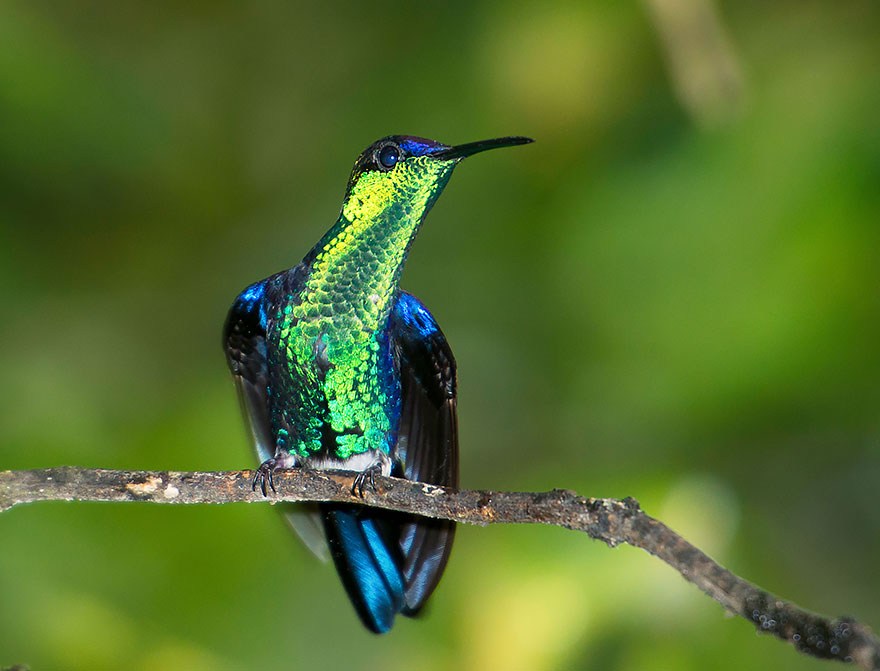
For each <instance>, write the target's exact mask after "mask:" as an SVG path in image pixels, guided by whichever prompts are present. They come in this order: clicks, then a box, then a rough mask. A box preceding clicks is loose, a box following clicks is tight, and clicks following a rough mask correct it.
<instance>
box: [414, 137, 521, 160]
mask: <svg viewBox="0 0 880 671" xmlns="http://www.w3.org/2000/svg"><path fill="white" fill-rule="evenodd" d="M529 142H534V140H533V139H532V138H530V137H496V138H495V139H494V140H480V141H479V142H468V143H467V144H460V145H457V146H455V147H449V148H448V149H441V150H440V151H438V152H436V153H434V154H431V156H432V157H433V158H439V159H441V160H449V159H455V158H464V157H465V156H473V155H474V154H477V153H479V152H481V151H486V150H487V149H497V148H498V147H513V146H516V145H518V144H528V143H529Z"/></svg>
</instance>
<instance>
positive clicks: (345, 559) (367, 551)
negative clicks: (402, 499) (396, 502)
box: [320, 504, 454, 634]
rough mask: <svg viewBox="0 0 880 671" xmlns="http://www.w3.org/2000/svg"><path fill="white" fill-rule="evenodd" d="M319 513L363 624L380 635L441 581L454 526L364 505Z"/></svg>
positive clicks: (412, 611) (330, 506)
mask: <svg viewBox="0 0 880 671" xmlns="http://www.w3.org/2000/svg"><path fill="white" fill-rule="evenodd" d="M320 510H321V516H322V518H323V521H324V530H325V532H326V534H327V542H328V544H329V546H330V554H331V556H332V557H333V562H334V563H335V564H336V570H337V572H338V573H339V577H340V578H341V579H342V584H343V585H345V589H346V591H347V592H348V596H349V598H350V599H351V602H352V603H353V604H354V607H355V610H356V611H357V613H358V615H359V616H360V618H361V620H362V621H363V623H364V625H366V627H367V628H368V629H369V630H370V631H373V632H375V633H377V634H382V633H385V632H386V631H388V630H389V629H391V626H392V625H393V624H394V616H395V615H397V613H403V614H404V615H407V616H414V615H415V614H416V613H417V612H418V611H419V609H420V608H421V607H422V605H423V604H424V602H425V601H426V600H427V598H428V596H430V594H431V592H432V591H433V590H434V587H436V585H437V582H438V581H439V580H440V574H441V573H442V572H443V568H444V566H445V565H446V559H447V558H448V557H449V551H450V549H451V548H452V539H453V535H454V525H452V523H446V522H442V521H439V520H428V519H422V518H415V517H413V516H411V515H404V514H400V513H390V512H388V511H382V510H376V509H375V508H368V507H364V506H351V505H339V504H321V506H320ZM438 525H439V526H438Z"/></svg>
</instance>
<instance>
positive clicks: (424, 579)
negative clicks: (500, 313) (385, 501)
mask: <svg viewBox="0 0 880 671" xmlns="http://www.w3.org/2000/svg"><path fill="white" fill-rule="evenodd" d="M390 337H391V341H392V344H393V346H394V351H395V355H396V358H397V361H398V366H399V374H400V381H401V415H400V429H399V433H398V442H397V447H396V450H395V454H394V457H395V461H396V462H397V464H398V468H399V469H402V475H403V477H405V478H407V479H409V480H417V481H419V482H426V483H428V484H432V485H438V486H443V487H457V486H458V423H457V419H456V377H455V359H454V358H453V356H452V350H451V349H450V348H449V344H448V343H447V342H446V338H445V337H444V335H443V332H442V331H441V330H440V327H439V326H437V322H436V321H434V318H433V317H432V316H431V314H430V313H429V312H428V310H427V309H426V308H425V307H424V305H422V304H421V302H419V300H418V299H417V298H415V296H412V295H411V294H408V293H406V292H403V291H401V292H399V293H398V295H397V299H396V301H395V305H394V309H393V310H392V313H391V322H390ZM454 535H455V524H454V523H452V522H449V521H447V520H435V519H428V518H424V517H417V518H413V519H412V520H411V521H406V522H404V523H403V524H402V525H401V527H400V536H399V540H400V549H401V551H402V553H403V557H404V563H403V567H402V572H403V576H404V582H405V598H406V607H405V609H404V613H405V614H409V615H412V614H415V613H416V612H417V611H418V610H419V609H420V608H421V607H422V605H424V603H425V601H426V600H427V598H428V597H429V596H430V595H431V592H432V591H433V590H434V588H435V587H436V586H437V583H438V582H439V580H440V576H441V575H442V573H443V569H444V567H445V566H446V561H447V559H448V558H449V552H450V550H451V549H452V541H453V538H454Z"/></svg>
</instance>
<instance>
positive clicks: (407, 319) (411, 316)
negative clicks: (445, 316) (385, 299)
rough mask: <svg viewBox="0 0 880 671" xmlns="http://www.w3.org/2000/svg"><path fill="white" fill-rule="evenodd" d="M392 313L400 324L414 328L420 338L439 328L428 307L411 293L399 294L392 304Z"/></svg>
mask: <svg viewBox="0 0 880 671" xmlns="http://www.w3.org/2000/svg"><path fill="white" fill-rule="evenodd" d="M394 314H395V316H396V317H397V319H398V320H399V322H400V324H401V326H403V327H404V328H407V329H411V330H414V331H415V332H416V333H418V335H419V336H420V337H421V338H428V337H429V336H431V335H433V334H434V333H436V332H437V331H439V330H440V327H439V326H437V322H435V321H434V317H432V316H431V313H430V312H428V309H427V308H426V307H425V306H424V305H422V303H421V301H419V299H418V298H416V297H415V296H413V295H411V294H407V293H401V294H400V297H399V298H398V299H397V302H396V303H395V304H394Z"/></svg>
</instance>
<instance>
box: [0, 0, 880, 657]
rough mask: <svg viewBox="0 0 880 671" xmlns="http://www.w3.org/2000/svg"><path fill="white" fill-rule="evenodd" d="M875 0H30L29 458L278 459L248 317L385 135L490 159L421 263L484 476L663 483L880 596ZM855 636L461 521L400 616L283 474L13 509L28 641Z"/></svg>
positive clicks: (526, 485)
mask: <svg viewBox="0 0 880 671" xmlns="http://www.w3.org/2000/svg"><path fill="white" fill-rule="evenodd" d="M878 35H880V6H878V5H877V3H876V2H871V1H870V0H864V1H862V2H858V1H852V2H839V3H834V2H810V1H798V2H794V1H791V2H776V3H766V2H762V1H760V0H748V1H742V2H725V3H721V4H720V5H718V6H715V5H711V4H708V3H707V2H705V0H679V1H677V2H670V1H669V0H646V1H645V2H643V3H607V2H568V3H565V2H562V3H534V4H532V3H512V2H501V1H498V2H481V3H474V2H450V3H443V4H442V6H440V7H437V6H434V7H429V6H428V5H427V4H426V3H395V2H376V3H357V2H350V3H342V4H337V3H323V4H315V5H308V4H302V3H292V2H282V1H280V0H279V1H276V2H270V1H258V2H247V3H242V2H151V3H113V2H99V1H94V2H79V3H65V2H48V1H45V0H18V1H9V0H5V1H3V2H0V287H2V288H0V292H2V302H3V318H2V320H0V367H2V370H3V373H2V375H3V377H2V379H3V384H2V386H0V432H2V433H0V435H2V439H0V468H11V469H24V468H33V467H42V466H54V465H60V464H76V465H80V466H102V467H119V468H152V469H194V470H211V469H237V468H247V467H252V466H253V465H254V461H253V458H252V456H251V454H250V452H249V451H248V448H247V447H246V443H245V438H244V432H243V428H242V425H241V421H240V417H239V412H238V408H237V407H236V401H235V398H234V393H233V390H232V384H231V380H230V379H229V375H228V372H227V370H226V367H225V363H224V360H223V354H222V351H221V347H220V330H221V326H222V323H223V319H224V317H225V313H226V309H227V307H228V305H229V304H230V302H231V301H232V299H233V297H234V296H235V295H236V294H237V292H238V291H239V290H240V289H241V288H243V287H244V286H245V285H247V284H248V283H250V282H252V281H254V280H257V279H259V278H262V277H265V276H267V275H269V274H271V273H273V272H275V271H277V270H280V269H282V268H286V267H289V266H291V265H294V264H295V263H296V262H298V260H299V259H300V258H301V257H302V255H303V254H304V253H305V252H306V251H307V250H308V249H309V247H310V246H311V245H312V244H313V243H314V242H315V241H316V240H317V239H318V238H319V237H320V236H321V234H322V233H323V232H324V231H325V229H326V228H327V227H329V225H330V224H331V223H332V222H333V221H334V219H335V216H336V214H337V213H338V209H339V205H340V200H341V196H342V192H343V189H344V186H345V181H346V179H347V177H348V172H349V169H350V166H351V163H352V162H353V160H354V158H355V157H356V155H357V154H358V152H360V150H361V149H362V148H363V147H365V146H366V145H367V144H368V143H370V142H372V141H373V140H374V139H376V138H378V137H381V136H383V135H385V134H388V133H409V134H415V135H422V136H427V137H432V138H437V139H440V140H443V141H445V142H449V143H459V142H466V141H471V140H477V139H481V138H486V137H495V136H498V135H507V134H523V135H529V136H532V137H534V138H536V139H537V140H538V142H537V143H536V144H534V145H532V146H529V147H524V148H517V149H511V150H505V151H503V152H500V151H499V152H492V153H491V154H486V155H483V156H479V157H477V158H474V159H472V160H469V161H468V162H466V163H465V164H463V165H462V166H461V167H460V168H459V169H458V170H457V173H456V175H455V177H454V178H453V179H452V182H451V184H450V186H449V188H448V190H447V192H446V194H445V195H444V196H443V197H442V198H441V199H440V201H439V202H438V204H437V206H436V208H435V209H434V211H433V213H432V214H431V215H430V216H429V218H428V222H427V225H426V226H425V227H424V229H423V231H422V233H421V235H420V237H419V240H418V241H417V243H416V245H415V247H414V249H413V251H412V254H411V256H410V263H409V264H408V266H407V269H406V272H405V274H404V286H405V287H406V288H407V289H409V290H410V291H413V292H414V293H416V294H417V295H418V296H419V297H420V298H421V299H422V300H423V301H424V302H425V303H426V304H427V305H428V306H429V307H430V309H431V310H432V312H433V313H434V315H435V316H436V317H437V319H438V321H439V322H440V323H441V325H442V326H443V328H444V330H445V332H446V334H447V336H448V338H449V340H450V342H451V344H452V346H453V348H454V351H455V353H456V356H457V359H458V362H459V385H460V397H459V400H460V423H461V441H462V454H461V464H462V485H463V486H464V487H468V488H494V489H508V490H546V489H550V488H553V487H564V488H571V489H575V490H577V491H578V492H580V493H582V494H584V495H593V496H621V497H622V496H634V497H636V498H637V499H638V500H639V501H641V503H642V505H643V507H644V508H645V509H646V510H647V511H648V512H649V513H651V514H653V515H655V516H658V517H660V518H661V519H663V520H664V521H666V522H667V523H668V524H669V525H670V526H672V527H673V528H674V529H676V530H678V531H680V532H682V533H684V534H685V535H686V536H687V537H688V538H689V539H690V540H692V541H693V542H695V543H696V544H697V545H699V546H700V547H702V548H704V549H705V550H706V551H708V552H709V553H710V554H712V555H713V556H714V557H715V558H717V559H718V560H719V561H721V562H722V563H723V564H725V565H726V566H728V567H729V568H731V569H732V570H734V571H735V572H737V573H739V574H741V575H743V576H744V577H746V578H748V579H751V580H753V581H755V582H757V583H758V584H759V585H761V586H763V587H766V588H767V589H769V590H771V591H773V592H775V593H777V594H780V595H782V596H784V597H786V598H790V599H792V600H793V601H795V602H796V603H799V604H800V605H802V606H804V607H806V608H809V609H813V610H817V611H821V612H824V613H827V614H832V615H837V614H851V615H854V616H856V617H858V618H861V619H862V620H863V621H864V622H866V623H867V624H869V625H873V626H874V627H875V628H880V599H878V596H880V505H878V490H880V412H878V409H880V346H878V344H880V263H878V261H880V258H878V257H880V231H878V223H880V40H878ZM13 663H26V664H29V665H30V666H31V668H32V669H34V670H35V671H36V670H39V669H116V668H129V669H136V670H140V669H143V670H150V671H152V670H154V669H187V670H197V669H246V668H260V669H266V670H274V669H322V668H343V667H344V668H349V669H352V668H358V669H359V668H363V669H383V670H395V669H427V670H433V669H437V670H440V669H496V668H497V669H634V670H635V669H706V668H712V669H749V668H774V669H820V668H826V666H827V665H826V664H824V663H820V662H817V661H814V660H811V659H808V658H806V657H803V656H801V655H797V654H796V653H795V652H793V651H792V649H791V648H789V647H788V646H785V645H782V644H780V643H778V642H776V641H775V640H772V639H771V638H769V637H766V636H756V635H755V634H754V632H753V629H752V627H751V625H749V624H748V623H747V622H745V621H743V620H740V619H730V618H726V617H724V615H723V613H722V610H721V608H720V607H719V606H717V605H716V604H715V603H714V602H712V601H710V600H709V599H708V598H706V597H705V596H703V595H702V594H700V593H699V592H698V591H697V590H696V589H695V588H693V587H692V586H690V585H688V584H686V583H685V582H684V581H683V580H682V579H681V578H680V577H679V576H678V575H677V574H675V573H674V572H673V571H672V570H671V569H669V568H667V567H665V566H664V565H662V564H661V563H660V562H659V561H657V560H655V559H653V558H651V557H649V556H648V555H647V554H645V553H643V552H640V551H637V550H634V549H632V548H620V549H616V550H609V549H608V548H606V547H604V546H602V545H600V544H598V543H595V542H591V541H590V540H588V539H587V538H586V537H584V536H582V535H578V534H574V533H570V532H566V531H563V530H560V529H556V528H542V527H522V528H515V527H500V526H498V527H490V528H473V527H467V528H461V529H460V531H459V535H458V539H457V541H456V548H455V551H454V552H453V555H452V559H451V561H450V564H449V568H448V570H447V573H446V576H445V578H444V579H443V582H442V583H441V585H440V588H439V589H438V591H437V593H436V595H435V596H434V598H433V600H432V603H431V604H430V609H429V613H428V614H427V617H426V618H425V619H424V620H423V621H415V622H413V621H409V620H405V621H398V624H397V625H396V627H395V629H394V630H393V632H392V633H391V634H390V635H387V636H384V637H374V636H372V635H370V634H368V633H367V632H366V631H365V630H364V629H363V628H362V627H361V625H360V624H359V622H358V621H357V619H356V617H355V614H354V611H353V609H352V608H351V607H350V605H349V604H348V602H347V599H346V597H345V595H344V593H343V590H342V588H341V586H340V584H339V582H338V579H337V577H336V575H335V572H334V570H333V568H332V567H331V566H327V565H322V564H320V563H319V562H317V561H316V560H313V558H312V557H311V556H309V555H308V553H307V552H306V551H305V550H304V549H303V548H302V547H301V546H300V545H299V544H298V543H296V542H294V539H293V538H292V537H291V536H290V535H288V533H287V531H286V530H285V529H284V527H283V525H282V523H281V521H280V520H279V519H277V516H276V515H274V514H273V513H272V511H271V510H270V509H269V506H266V505H250V506H246V505H237V506H222V507H219V506H218V507H207V506H205V507H191V508H186V507H177V506H175V507H151V506H147V505H107V504H82V503H78V504H40V505H34V506H28V507H24V508H21V509H15V510H13V511H11V512H9V513H6V514H3V515H2V516H0V666H2V665H8V664H13Z"/></svg>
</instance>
